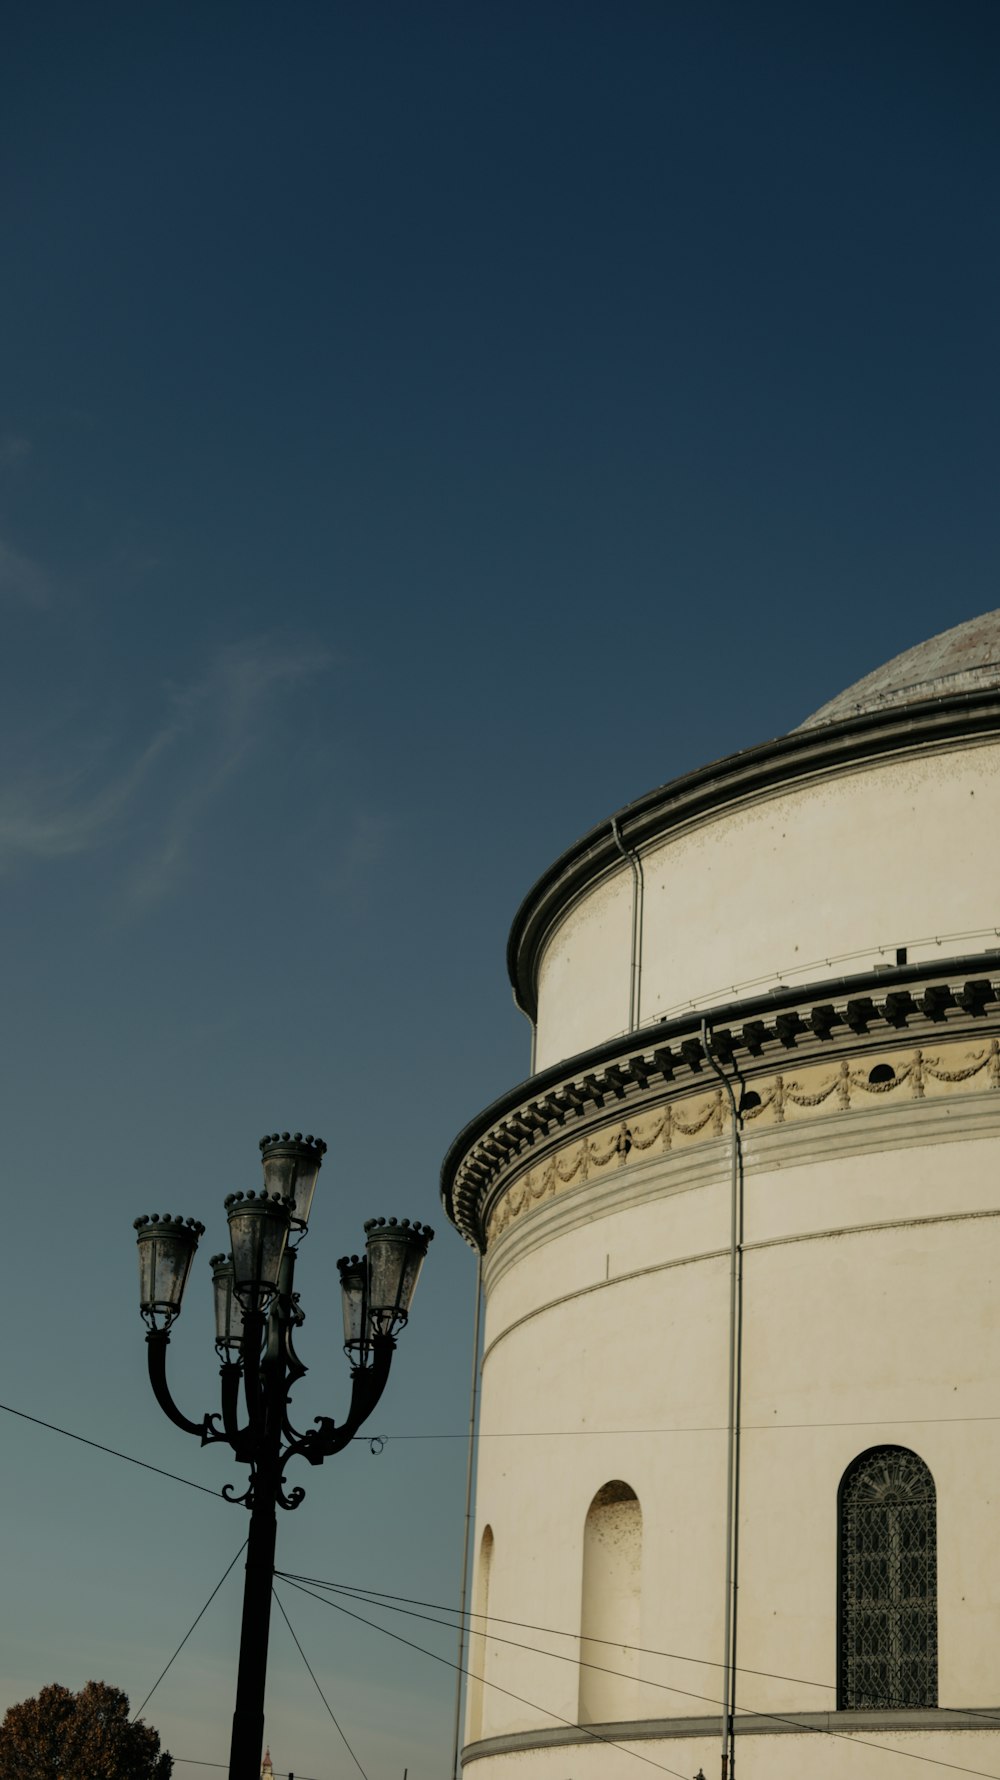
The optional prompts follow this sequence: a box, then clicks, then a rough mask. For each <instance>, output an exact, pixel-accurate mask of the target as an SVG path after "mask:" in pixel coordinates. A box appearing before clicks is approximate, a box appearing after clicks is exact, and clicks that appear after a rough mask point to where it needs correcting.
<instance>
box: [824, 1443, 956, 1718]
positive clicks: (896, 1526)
mask: <svg viewBox="0 0 1000 1780" xmlns="http://www.w3.org/2000/svg"><path fill="white" fill-rule="evenodd" d="M839 1508H840V1513H839V1525H840V1625H839V1639H838V1646H839V1663H838V1671H839V1672H838V1697H837V1703H838V1705H839V1706H840V1707H841V1709H850V1708H855V1709H865V1708H867V1709H868V1710H872V1709H876V1710H879V1709H886V1710H888V1709H890V1708H893V1707H915V1706H936V1705H937V1532H936V1501H935V1494H934V1479H933V1478H932V1476H931V1474H930V1472H929V1471H928V1469H927V1466H926V1465H925V1464H924V1462H923V1459H919V1458H918V1457H917V1455H916V1453H915V1452H908V1451H907V1449H906V1447H905V1446H874V1447H872V1448H871V1449H870V1450H869V1451H868V1452H863V1453H862V1454H861V1456H860V1458H857V1459H855V1460H854V1463H853V1464H851V1465H849V1466H848V1468H847V1470H846V1471H845V1472H844V1476H843V1478H842V1480H841V1484H840V1502H839Z"/></svg>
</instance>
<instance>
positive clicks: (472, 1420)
mask: <svg viewBox="0 0 1000 1780" xmlns="http://www.w3.org/2000/svg"><path fill="white" fill-rule="evenodd" d="M532 1030H534V1029H532ZM482 1308H483V1257H482V1254H481V1253H480V1254H478V1255H477V1256H476V1318H475V1325H474V1328H473V1335H472V1388H471V1390H470V1393H469V1453H468V1458H467V1460H466V1466H465V1535H464V1539H463V1542H462V1597H461V1603H460V1606H459V1610H458V1668H457V1673H456V1675H455V1736H454V1742H453V1744H452V1755H451V1772H452V1780H459V1775H460V1771H461V1770H460V1767H459V1755H460V1753H461V1741H462V1682H463V1680H464V1679H465V1603H466V1601H467V1600H468V1598H469V1563H470V1554H469V1535H470V1533H471V1531H472V1477H473V1472H474V1469H475V1451H476V1406H477V1402H478V1398H479V1328H480V1322H481V1318H482ZM485 1629H486V1628H485V1626H484V1627H483V1630H484V1631H485Z"/></svg>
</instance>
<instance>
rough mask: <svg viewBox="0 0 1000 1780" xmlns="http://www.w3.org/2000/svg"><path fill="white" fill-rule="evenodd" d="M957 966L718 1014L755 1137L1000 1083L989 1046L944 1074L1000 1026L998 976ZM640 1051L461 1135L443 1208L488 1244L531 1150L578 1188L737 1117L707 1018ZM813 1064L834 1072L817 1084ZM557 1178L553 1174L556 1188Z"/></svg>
mask: <svg viewBox="0 0 1000 1780" xmlns="http://www.w3.org/2000/svg"><path fill="white" fill-rule="evenodd" d="M964 962H965V961H962V963H964ZM969 962H970V963H971V962H972V961H971V960H970V961H969ZM958 968H959V969H961V964H959V966H958ZM966 968H968V966H967V965H966ZM955 969H956V964H955V961H954V960H952V961H951V964H950V965H948V964H943V965H942V967H941V969H940V970H939V971H931V970H927V969H926V967H925V968H924V969H923V971H922V972H921V971H918V970H916V969H915V968H914V967H912V966H910V967H903V968H901V969H898V970H896V971H893V972H892V974H891V976H890V977H889V978H888V980H886V976H885V974H884V973H881V972H879V973H875V974H874V975H872V974H869V975H868V976H864V977H855V978H851V979H842V980H841V982H840V983H839V984H832V983H831V985H830V991H829V994H828V996H827V997H824V998H823V999H819V998H817V997H816V992H815V990H814V991H813V995H812V998H809V997H808V992H807V994H806V996H801V995H800V996H797V997H796V996H794V995H793V994H792V993H791V992H790V991H788V990H775V991H773V992H772V993H771V994H770V995H766V996H763V997H761V998H760V999H758V1000H757V1001H756V1002H754V1003H750V1004H747V1003H744V1004H743V1005H742V1006H741V1007H740V1008H739V1009H738V1010H737V1009H733V1008H729V1009H726V1010H724V1011H722V1010H720V1011H719V1012H717V1013H716V1014H715V1015H714V1016H710V1017H709V1030H710V1034H711V1037H710V1045H711V1049H712V1052H713V1054H714V1056H715V1058H716V1059H717V1060H718V1061H719V1062H720V1063H721V1064H722V1065H723V1066H724V1067H725V1068H726V1071H727V1073H729V1072H732V1073H733V1078H734V1081H737V1080H739V1081H741V1082H742V1083H743V1086H744V1088H745V1089H746V1090H749V1091H750V1098H749V1100H748V1101H747V1103H746V1104H745V1106H744V1119H745V1122H746V1124H747V1126H748V1128H749V1127H750V1124H751V1121H752V1120H754V1119H757V1120H761V1119H762V1120H763V1122H764V1123H765V1124H772V1123H776V1124H781V1123H782V1122H783V1121H784V1120H785V1119H786V1118H788V1117H795V1116H801V1115H802V1114H804V1113H806V1112H807V1111H808V1110H810V1109H812V1110H813V1111H815V1110H817V1109H820V1108H826V1110H830V1109H831V1108H836V1109H838V1110H848V1109H849V1108H850V1106H851V1105H852V1095H854V1094H860V1095H863V1096H868V1095H876V1096H877V1095H885V1094H892V1093H894V1092H898V1090H899V1089H900V1088H903V1087H905V1088H906V1090H907V1091H908V1092H909V1094H910V1095H911V1096H912V1097H913V1098H915V1099H920V1098H922V1097H923V1096H924V1094H925V1093H927V1092H928V1091H929V1089H928V1084H936V1087H935V1088H934V1089H933V1090H932V1091H938V1090H939V1089H940V1088H941V1086H942V1084H950V1083H958V1082H961V1081H965V1080H972V1078H973V1077H974V1076H976V1075H979V1074H981V1073H982V1072H983V1071H985V1072H986V1074H987V1076H988V1078H989V1081H990V1085H991V1086H996V1085H998V1083H997V1077H998V1075H1000V1063H998V1062H997V1061H996V1053H995V1052H990V1051H989V1049H988V1045H989V1042H992V1041H987V1049H986V1050H984V1051H983V1054H982V1056H979V1055H978V1053H977V1054H976V1055H973V1054H972V1053H970V1056H969V1059H968V1060H967V1065H966V1066H964V1070H960V1071H959V1072H958V1074H955V1073H954V1072H952V1073H948V1071H947V1070H946V1069H944V1064H943V1063H942V1062H941V1060H940V1058H938V1053H937V1051H936V1049H935V1048H933V1047H936V1045H937V1044H938V1042H939V1041H940V1040H945V1039H947V1040H948V1041H949V1042H948V1049H949V1051H950V1049H951V1041H952V1040H953V1039H954V1040H957V1039H959V1038H960V1037H961V1036H963V1035H964V1036H965V1037H966V1038H967V1040H968V1041H970V1042H972V1041H973V1039H974V1038H978V1036H979V1033H981V1032H982V1029H983V1027H984V1026H985V1027H986V1028H987V1029H988V1030H989V1031H991V1032H992V1030H994V1029H997V1030H1000V979H994V978H993V977H991V976H990V977H988V976H981V975H980V976H970V977H968V978H966V977H965V976H964V975H952V974H950V973H952V972H954V971H955ZM837 989H839V990H840V993H839V995H838V994H837V993H836V991H837ZM977 1028H978V1032H977ZM904 1033H905V1034H906V1035H907V1036H908V1037H910V1040H911V1048H909V1049H908V1050H907V1052H906V1054H905V1056H904V1057H896V1058H895V1061H894V1062H893V1063H892V1065H891V1067H892V1068H893V1070H894V1074H893V1075H892V1076H891V1077H890V1078H889V1079H888V1080H881V1081H880V1080H874V1081H873V1080H872V1079H871V1075H872V1064H873V1063H874V1062H876V1061H877V1060H878V1058H879V1057H881V1054H882V1051H883V1050H884V1049H885V1048H886V1047H887V1046H888V1045H890V1043H891V1041H897V1042H898V1040H899V1038H900V1037H901V1036H902V1035H903V1034H904ZM984 1036H985V1035H984ZM637 1041H639V1042H637ZM928 1043H930V1046H931V1048H930V1049H929V1048H928ZM631 1044H632V1046H634V1049H633V1050H631V1052H630V1051H629V1048H628V1047H629V1040H627V1039H626V1040H624V1041H621V1042H620V1043H619V1044H618V1045H616V1046H615V1047H614V1048H613V1049H612V1047H611V1046H610V1045H608V1046H605V1047H603V1048H601V1049H600V1050H599V1051H597V1052H595V1053H589V1054H588V1056H587V1059H586V1064H587V1065H588V1066H587V1067H584V1068H580V1065H581V1064H583V1063H584V1059H583V1058H580V1059H577V1060H576V1061H577V1070H578V1073H572V1074H569V1073H567V1074H566V1075H565V1076H564V1077H563V1078H562V1079H559V1077H558V1075H557V1072H556V1071H554V1070H551V1069H550V1070H547V1071H545V1072H544V1074H543V1076H541V1077H538V1078H535V1080H534V1081H531V1082H528V1083H526V1084H525V1085H524V1088H523V1090H521V1091H519V1093H517V1094H516V1095H515V1094H512V1095H511V1096H509V1097H508V1100H507V1102H506V1103H505V1105H504V1108H503V1111H502V1112H499V1109H498V1116H495V1117H494V1119H493V1121H492V1122H491V1123H487V1122H486V1120H487V1117H488V1115H484V1116H483V1119H482V1121H481V1122H477V1127H476V1128H472V1129H470V1131H469V1132H468V1133H467V1134H465V1135H464V1136H463V1138H460V1139H457V1140H456V1143H455V1144H454V1145H453V1146H452V1150H451V1152H449V1156H448V1158H447V1160H446V1163H445V1173H444V1181H443V1193H444V1200H445V1206H446V1209H447V1211H448V1214H449V1216H450V1217H451V1218H452V1219H453V1221H454V1222H455V1223H456V1225H457V1226H458V1228H459V1229H460V1230H461V1231H462V1233H463V1234H464V1235H465V1236H466V1237H467V1239H468V1240H469V1241H470V1242H472V1243H473V1244H474V1245H475V1246H476V1247H483V1246H484V1244H485V1241H486V1240H487V1234H488V1233H487V1229H486V1227H485V1222H484V1214H485V1219H487V1220H488V1222H489V1234H490V1235H491V1236H492V1235H495V1234H496V1218H497V1215H498V1212H499V1206H498V1204H497V1196H498V1192H503V1191H504V1179H505V1177H507V1176H511V1177H513V1175H514V1172H515V1171H516V1173H517V1175H518V1177H520V1176H521V1175H522V1174H523V1170H524V1167H525V1165H527V1166H528V1167H529V1168H530V1167H531V1166H532V1163H531V1161H530V1158H531V1156H532V1154H535V1155H537V1157H538V1166H539V1167H541V1168H542V1169H543V1170H548V1169H549V1168H550V1165H551V1166H553V1167H554V1166H555V1156H556V1154H557V1153H558V1156H559V1157H560V1158H561V1160H560V1161H559V1167H560V1168H561V1169H562V1170H565V1169H566V1168H572V1170H573V1176H572V1178H573V1179H574V1180H577V1179H578V1178H580V1171H581V1169H584V1168H586V1169H588V1170H589V1169H590V1168H596V1169H601V1168H606V1167H610V1166H612V1164H614V1163H615V1161H616V1159H617V1161H618V1162H619V1163H620V1162H621V1161H622V1158H623V1156H624V1157H628V1156H629V1155H630V1154H631V1152H632V1150H633V1149H634V1150H635V1151H636V1152H639V1153H641V1152H642V1150H643V1148H644V1147H645V1148H647V1149H648V1148H651V1147H655V1146H656V1145H657V1144H659V1145H660V1147H661V1148H663V1149H670V1148H671V1147H673V1146H674V1145H675V1144H678V1143H685V1142H688V1141H697V1140H699V1138H701V1137H704V1136H706V1135H708V1136H712V1135H718V1133H719V1131H721V1129H722V1122H724V1120H725V1117H726V1108H725V1105H724V1096H723V1092H722V1089H721V1087H720V1086H718V1084H716V1082H715V1080H714V1077H713V1073H712V1067H711V1063H710V1061H709V1058H708V1056H707V1054H706V1051H705V1048H704V1045H703V1043H702V1037H701V1031H700V1021H697V1020H696V1019H695V1018H691V1019H688V1020H675V1021H671V1022H668V1023H666V1024H665V1025H663V1026H660V1027H656V1028H653V1029H651V1030H650V1032H649V1034H648V1036H647V1037H646V1039H645V1042H642V1041H641V1035H639V1034H633V1035H632V1039H631ZM837 1053H840V1055H839V1056H838V1055H837ZM876 1053H878V1056H876ZM990 1056H992V1057H993V1059H994V1061H993V1062H992V1063H990V1062H989V1057H990ZM935 1058H938V1060H937V1061H935ZM793 1059H794V1062H793ZM788 1064H791V1065H792V1069H793V1070H794V1071H795V1073H794V1074H793V1073H791V1072H790V1071H789V1068H788ZM769 1066H770V1067H769ZM816 1066H823V1067H821V1068H820V1075H819V1076H817V1075H816ZM943 1069H944V1073H943V1074H942V1073H941V1071H942V1070H943ZM991 1070H992V1071H993V1074H992V1075H990V1071H991ZM935 1071H937V1073H935ZM536 1084H537V1085H536ZM533 1089H534V1092H532V1090H533ZM612 1114H614V1115H615V1116H616V1117H617V1118H618V1123H616V1125H615V1126H614V1127H613V1129H614V1131H615V1132H616V1133H617V1138H616V1143H617V1144H618V1146H619V1147H613V1146H612V1147H609V1145H610V1143H611V1140H610V1137H609V1136H608V1135H607V1132H608V1131H610V1130H611V1129H612V1127H610V1125H609V1124H608V1120H609V1116H610V1115H612ZM650 1120H651V1121H652V1122H650ZM574 1127H577V1128H578V1135H577V1136H576V1138H575V1140H574V1139H573V1137H572V1135H571V1134H572V1133H573V1129H574ZM602 1133H603V1134H602ZM567 1138H569V1139H570V1141H569V1142H568V1143H567V1141H566V1140H567ZM583 1143H585V1144H586V1145H587V1146H588V1147H587V1148H586V1151H585V1152H584V1151H580V1152H579V1154H580V1159H579V1161H578V1160H577V1154H578V1151H579V1146H580V1145H581V1144H583ZM595 1145H596V1148H594V1147H592V1146H595ZM622 1146H623V1147H622ZM567 1157H568V1158H569V1159H568V1160H567ZM558 1178H560V1177H559V1176H557V1175H555V1174H552V1175H547V1176H546V1179H547V1182H551V1181H552V1180H556V1179H558ZM583 1178H584V1179H585V1178H587V1177H586V1175H584V1176H583ZM566 1184H567V1183H566V1182H563V1183H562V1185H563V1186H565V1185H566ZM547 1190H548V1187H546V1191H547Z"/></svg>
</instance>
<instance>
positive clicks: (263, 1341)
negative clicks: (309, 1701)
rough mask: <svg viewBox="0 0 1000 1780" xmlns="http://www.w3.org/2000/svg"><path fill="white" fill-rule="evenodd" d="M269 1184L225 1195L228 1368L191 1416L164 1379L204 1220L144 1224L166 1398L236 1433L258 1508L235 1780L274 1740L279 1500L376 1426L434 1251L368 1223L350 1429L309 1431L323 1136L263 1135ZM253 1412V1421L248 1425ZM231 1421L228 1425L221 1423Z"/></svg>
mask: <svg viewBox="0 0 1000 1780" xmlns="http://www.w3.org/2000/svg"><path fill="white" fill-rule="evenodd" d="M260 1148H261V1159H262V1161H263V1164H264V1187H263V1190H262V1191H260V1192H256V1193H254V1192H251V1193H230V1194H229V1196H228V1198H227V1199H226V1202H225V1203H226V1216H227V1218H228V1221H229V1241H230V1251H229V1253H227V1254H219V1255H213V1256H212V1262H211V1266H212V1289H213V1293H214V1297H215V1346H216V1351H217V1352H218V1354H219V1358H220V1360H221V1362H222V1364H221V1368H220V1373H221V1379H222V1389H221V1404H222V1407H221V1410H220V1411H218V1412H216V1413H214V1414H209V1415H205V1416H203V1417H202V1420H201V1421H200V1422H193V1421H189V1420H188V1417H187V1416H186V1415H184V1414H182V1412H181V1411H180V1410H179V1409H178V1407H177V1405H176V1403H175V1402H174V1400H173V1397H172V1396H171V1394H170V1391H169V1388H168V1386H167V1344H168V1342H169V1340H170V1330H171V1326H172V1324H173V1323H174V1322H175V1321H176V1319H177V1317H178V1316H179V1315H180V1310H181V1303H182V1301H183V1297H184V1288H185V1286H186V1285H187V1281H188V1275H189V1274H190V1271H191V1263H192V1261H193V1260H194V1253H195V1250H196V1248H197V1246H198V1238H199V1237H200V1236H203V1235H204V1232H205V1226H204V1224H199V1223H197V1222H196V1220H195V1219H194V1218H187V1219H184V1218H174V1217H169V1216H160V1215H159V1214H156V1215H154V1216H152V1217H144V1218H137V1219H136V1222H135V1228H136V1231H137V1233H138V1236H137V1240H138V1245H139V1307H140V1310H141V1312H142V1316H143V1319H144V1321H145V1322H146V1324H147V1325H148V1334H147V1336H146V1344H147V1353H148V1358H149V1377H150V1383H151V1384H152V1387H153V1392H154V1394H155V1396H156V1400H157V1402H158V1403H159V1405H160V1408H161V1409H162V1410H163V1412H164V1414H165V1415H167V1416H168V1417H169V1418H170V1420H171V1421H172V1422H173V1423H174V1425H175V1427H178V1428H183V1430H184V1432H185V1433H186V1434H194V1435H196V1436H197V1438H198V1439H199V1440H200V1441H201V1444H202V1445H203V1446H209V1445H211V1444H213V1443H214V1442H216V1441H225V1442H226V1443H227V1444H228V1445H229V1446H230V1447H231V1448H232V1450H233V1453H234V1455H235V1457H236V1459H237V1460H238V1462H239V1463H240V1464H243V1465H247V1466H249V1469H250V1481H249V1484H248V1487H247V1488H246V1489H245V1490H244V1492H243V1494H242V1495H236V1494H234V1492H233V1486H232V1485H231V1484H226V1486H225V1488H224V1489H223V1491H222V1494H223V1495H224V1496H225V1498H226V1500H227V1501H229V1502H238V1503H242V1504H243V1505H244V1506H245V1507H247V1508H248V1509H249V1510H250V1533H249V1538H248V1540H247V1562H246V1581H245V1584H244V1590H243V1626H242V1631H241V1635H240V1664H239V1676H238V1679H237V1684H236V1710H235V1712H234V1713H233V1736H232V1744H231V1748H230V1757H229V1775H230V1780H258V1776H259V1774H260V1758H261V1749H262V1747H263V1741H264V1685H265V1680H266V1676H267V1645H268V1634H269V1629H270V1620H271V1583H272V1579H273V1576H274V1548H275V1540H276V1537H277V1513H276V1508H277V1505H278V1504H279V1503H280V1505H281V1507H282V1508H289V1509H291V1508H297V1507H298V1506H299V1503H300V1502H301V1501H302V1499H303V1497H304V1496H305V1491H304V1490H303V1489H302V1488H301V1487H300V1486H299V1485H296V1486H295V1487H294V1488H293V1489H288V1488H287V1486H286V1483H285V1468H286V1466H287V1465H288V1462H289V1460H290V1459H293V1458H303V1459H306V1460H307V1462H308V1463H309V1464H310V1465H321V1464H322V1463H323V1461H324V1459H328V1458H331V1457H332V1456H333V1454H334V1453H337V1452H340V1451H341V1450H342V1449H343V1448H344V1447H345V1446H347V1445H348V1443H349V1442H350V1441H351V1440H353V1438H354V1436H355V1435H356V1434H357V1432H358V1430H359V1428H361V1427H363V1425H364V1423H365V1422H366V1421H367V1420H368V1417H369V1416H370V1415H371V1413H372V1411H373V1410H374V1408H375V1406H376V1404H377V1403H378V1401H379V1398H380V1397H381V1395H382V1392H383V1391H384V1390H385V1387H386V1383H387V1381H388V1377H389V1367H390V1365H391V1363H392V1355H393V1352H394V1349H395V1346H396V1335H397V1333H398V1331H399V1330H400V1329H402V1328H403V1327H405V1324H406V1321H407V1317H408V1315H409V1310H410V1303H411V1301H412V1298H413V1293H414V1290H415V1288H416V1284H417V1280H418V1278H419V1276H420V1269H421V1267H422V1266H423V1262H424V1257H425V1256H426V1254H427V1246H428V1243H429V1242H430V1241H431V1238H432V1237H433V1235H434V1232H433V1230H431V1229H430V1227H429V1226H428V1225H426V1224H416V1223H411V1222H410V1221H409V1219H408V1218H404V1219H403V1220H402V1222H401V1223H400V1222H397V1220H396V1219H395V1218H389V1219H388V1220H387V1219H385V1218H371V1219H370V1220H369V1221H368V1223H367V1224H366V1225H365V1233H366V1238H367V1241H366V1248H365V1254H364V1256H361V1257H359V1256H358V1255H352V1256H350V1257H349V1258H347V1257H345V1259H343V1260H342V1261H340V1262H338V1267H339V1270H340V1283H341V1293H342V1297H343V1307H344V1349H345V1352H346V1353H347V1356H348V1359H349V1360H350V1363H351V1401H350V1405H349V1407H348V1411H347V1415H346V1417H345V1419H344V1421H342V1422H341V1423H340V1424H339V1425H338V1424H337V1423H335V1422H333V1421H330V1420H329V1419H328V1418H327V1417H326V1416H317V1417H316V1427H315V1428H314V1429H312V1430H310V1432H308V1433H306V1434H300V1433H298V1432H297V1430H296V1429H295V1428H294V1427H293V1426H292V1424H291V1422H290V1420H289V1416H288V1406H289V1401H290V1397H291V1391H292V1387H293V1385H295V1384H296V1383H297V1382H298V1380H299V1379H300V1378H301V1377H302V1376H303V1374H304V1373H305V1371H306V1368H305V1366H304V1365H303V1364H302V1361H301V1360H300V1359H299V1357H298V1355H297V1353H296V1352H295V1346H294V1342H293V1334H294V1331H295V1330H296V1329H297V1328H298V1327H299V1325H300V1324H301V1323H302V1321H303V1320H304V1319H303V1313H302V1311H301V1310H300V1308H299V1299H298V1294H297V1293H296V1291H295V1289H294V1279H295V1255H296V1250H297V1247H298V1243H293V1242H292V1241H291V1240H290V1239H291V1238H292V1237H297V1238H298V1241H299V1242H301V1241H302V1239H303V1237H304V1236H305V1235H306V1234H307V1232H308V1227H309V1214H310V1211H311V1209H312V1201H313V1194H314V1193H315V1191H316V1180H317V1177H318V1175H319V1170H320V1164H321V1163H322V1160H323V1155H324V1152H325V1150H326V1144H325V1143H324V1142H323V1141H322V1139H321V1138H318V1137H311V1136H310V1137H303V1136H302V1134H301V1132H298V1131H296V1133H295V1135H294V1136H290V1135H289V1133H288V1132H287V1131H282V1132H275V1133H274V1134H273V1136H270V1137H262V1138H261V1140H260ZM244 1418H245V1419H244ZM220 1421H221V1423H222V1426H221V1428H220V1427H219V1425H218V1424H219V1422H220Z"/></svg>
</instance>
